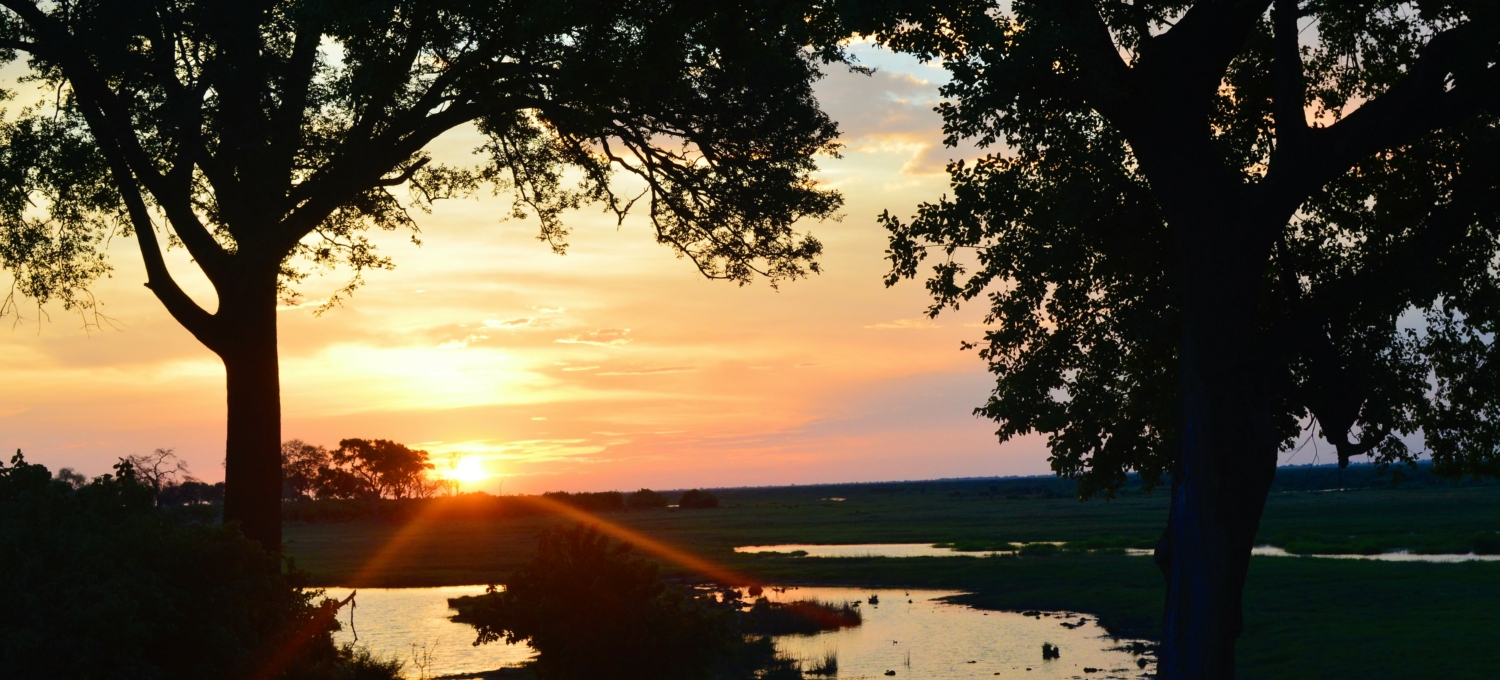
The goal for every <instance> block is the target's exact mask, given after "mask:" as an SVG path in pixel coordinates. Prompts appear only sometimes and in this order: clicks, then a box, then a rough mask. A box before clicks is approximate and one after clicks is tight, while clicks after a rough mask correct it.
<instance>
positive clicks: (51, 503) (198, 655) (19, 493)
mask: <svg viewBox="0 0 1500 680" xmlns="http://www.w3.org/2000/svg"><path fill="white" fill-rule="evenodd" d="M158 491H159V489H157V488H154V487H153V485H151V484H149V483H147V481H146V480H145V479H143V478H142V476H141V475H139V474H138V473H137V470H136V469H135V466H134V465H133V464H132V463H131V462H129V461H121V463H120V464H119V465H117V466H116V467H115V472H114V474H109V475H103V476H100V477H97V478H95V479H93V480H92V481H88V482H79V481H78V480H75V479H70V478H66V477H64V478H54V477H53V476H52V474H51V473H50V472H49V471H48V470H47V468H45V467H43V466H41V465H32V464H29V463H27V462H26V461H25V459H24V458H23V457H22V455H21V453H20V452H19V451H18V452H17V453H16V455H15V457H14V458H12V459H11V464H10V465H9V466H6V465H4V464H3V463H0V669H3V671H0V676H4V677H13V678H160V679H163V680H166V679H177V678H181V679H183V680H195V679H198V678H224V679H233V678H256V679H257V680H259V679H283V680H385V679H391V678H397V677H400V674H399V670H400V664H399V663H398V662H395V661H386V660H380V659H374V658H371V657H370V655H369V654H368V653H367V652H364V651H363V650H360V649H356V648H353V647H348V646H336V645H335V644H334V643H333V638H332V635H331V634H332V632H333V631H335V630H337V629H338V622H337V621H336V620H335V614H336V613H337V611H338V606H339V605H338V603H335V602H333V601H332V600H328V599H322V598H320V595H321V591H316V590H307V589H305V588H303V587H302V584H303V581H304V580H305V579H304V575H303V574H302V573H301V572H298V571H297V570H296V569H295V568H292V567H291V565H290V564H289V563H288V564H286V565H283V564H282V563H281V562H280V561H279V560H278V559H277V558H275V557H272V556H269V555H267V554H266V552H265V551H263V550H261V549H260V547H259V546H258V545H256V544H255V543H253V542H251V541H248V540H246V539H245V538H243V537H242V536H240V535H239V532H237V531H235V530H233V529H232V528H225V527H222V526H217V525H212V524H205V523H198V522H187V523H184V522H182V521H178V520H180V519H181V518H182V517H183V515H182V514H180V513H174V512H170V511H167V510H163V509H158V508H156V507H154V506H155V503H154V499H155V496H156V495H157V493H158Z"/></svg>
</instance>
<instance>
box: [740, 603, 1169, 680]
mask: <svg viewBox="0 0 1500 680" xmlns="http://www.w3.org/2000/svg"><path fill="white" fill-rule="evenodd" d="M956 594H958V593H956V592H954V591H943V590H899V589H874V590H866V589H858V588H793V589H789V590H787V591H785V592H774V591H768V592H767V593H766V595H767V597H770V598H772V599H773V600H780V601H790V600H802V599H812V598H816V599H820V600H823V601H825V602H844V601H849V602H854V601H863V602H865V604H862V605H861V606H860V609H862V610H863V612H864V623H863V624H862V625H860V626H858V627H855V628H845V629H842V630H838V631H830V632H826V633H818V634H816V635H788V636H783V637H779V638H777V640H776V646H777V647H778V648H780V649H781V650H782V652H783V653H785V654H787V655H788V656H790V657H792V658H796V659H803V660H806V661H816V660H818V659H822V658H823V657H824V655H825V654H827V653H828V652H835V653H837V655H838V664H839V672H838V677H839V678H841V679H843V680H853V679H855V678H884V677H886V675H885V673H886V671H895V672H896V674H895V676H894V677H896V678H922V679H924V680H925V679H931V680H957V679H960V678H995V677H997V676H998V677H1000V678H1037V679H1043V678H1072V677H1074V676H1084V675H1085V671H1084V669H1085V668H1093V669H1096V670H1095V671H1090V672H1089V673H1088V675H1087V677H1091V678H1137V677H1147V676H1148V675H1149V674H1148V671H1150V670H1152V668H1151V666H1150V665H1149V664H1148V665H1147V666H1146V667H1144V668H1142V667H1140V666H1138V665H1137V661H1138V659H1139V658H1140V657H1136V656H1132V655H1131V654H1130V653H1128V652H1126V651H1123V650H1121V649H1111V648H1115V647H1118V646H1120V645H1121V644H1122V643H1120V642H1117V641H1114V640H1112V639H1110V638H1109V637H1108V636H1107V635H1106V634H1105V632H1104V629H1102V628H1100V627H1099V625H1098V624H1097V623H1096V622H1094V620H1093V617H1091V616H1087V615H1082V616H1079V615H1071V614H1062V613H1049V614H1050V615H1047V614H1043V615H1038V616H1024V615H1022V614H1019V613H1015V612H984V611H979V610H977V609H970V608H968V607H964V606H960V605H953V604H948V603H946V602H942V601H941V599H940V598H943V597H947V596H949V595H956ZM871 595H875V596H877V597H878V599H879V602H880V604H879V605H878V606H872V605H870V604H868V602H869V599H870V596H871ZM1063 624H1067V625H1063ZM1044 642H1050V643H1052V644H1054V645H1057V646H1058V647H1059V648H1060V650H1061V653H1062V656H1061V658H1059V659H1056V660H1051V661H1043V660H1042V643H1044ZM809 665H811V664H809V663H804V666H809Z"/></svg>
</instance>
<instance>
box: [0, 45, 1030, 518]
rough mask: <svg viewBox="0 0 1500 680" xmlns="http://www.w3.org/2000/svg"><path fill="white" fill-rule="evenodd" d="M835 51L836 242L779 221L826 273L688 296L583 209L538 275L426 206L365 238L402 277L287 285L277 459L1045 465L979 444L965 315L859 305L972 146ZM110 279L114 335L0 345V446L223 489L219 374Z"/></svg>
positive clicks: (684, 272)
mask: <svg viewBox="0 0 1500 680" xmlns="http://www.w3.org/2000/svg"><path fill="white" fill-rule="evenodd" d="M856 52H857V54H859V55H860V57H861V58H862V59H863V60H864V61H865V63H867V64H870V65H874V66H878V67H879V71H878V72H877V73H876V74H875V75H873V76H863V75H857V74H851V73H846V72H842V71H835V72H830V73H829V75H828V77H827V78H826V79H825V80H824V81H823V82H822V83H821V84H820V85H819V87H818V92H819V95H820V98H821V100H822V102H823V104H824V106H825V108H826V110H828V111H829V113H830V114H831V115H833V117H834V118H835V119H836V120H837V121H838V122H839V124H840V127H841V129H842V130H843V133H844V142H845V144H846V145H847V146H846V148H845V150H844V157H843V158H842V159H836V160H835V159H824V160H823V161H822V162H821V168H822V171H821V173H820V176H819V177H820V179H821V180H822V181H824V182H826V183H827V184H828V185H830V186H833V187H836V188H838V189H839V190H840V191H842V192H843V193H844V196H845V198H846V201H847V203H846V206H845V208H844V210H843V215H844V217H843V219H842V221H839V222H832V221H830V222H823V223H807V224H802V225H799V228H800V229H802V230H806V231H811V232H812V233H814V234H815V235H817V236H818V238H819V239H821V240H822V241H823V243H824V245H825V255H824V257H823V258H822V263H823V266H824V268H825V273H823V274H822V275H820V276H816V277H813V278H812V279H809V280H803V281H797V282H792V283H789V284H786V285H783V286H782V287H781V289H780V290H773V289H772V288H771V287H770V286H768V285H766V284H765V282H763V281H762V282H757V283H755V284H753V285H750V286H745V287H739V286H736V285H734V284H731V283H726V282H710V281H706V280H704V279H703V278H702V277H701V276H700V275H699V274H698V273H697V271H696V270H695V269H694V268H693V267H692V265H691V264H690V263H689V262H687V261H685V260H680V259H677V258H675V257H674V255H673V253H672V252H671V251H670V250H669V249H667V248H665V247H663V246H659V245H657V244H655V243H654V242H653V240H652V238H651V235H650V233H649V227H648V225H647V224H645V223H644V221H642V220H631V221H628V222H627V223H626V224H625V225H624V226H623V227H622V228H619V229H617V228H616V227H615V225H614V223H613V220H612V219H611V218H609V217H607V216H605V215H604V214H602V213H601V212H599V211H598V210H597V209H593V208H586V209H584V210H582V211H579V212H577V213H574V214H571V215H569V216H568V217H567V223H568V224H569V225H570V226H571V227H572V228H573V236H572V237H571V244H572V245H571V248H570V250H569V252H568V254H567V255H566V256H557V255H553V254H551V252H550V251H549V250H548V248H547V246H546V245H545V244H544V243H540V242H538V241H537V240H536V238H535V236H536V231H537V225H536V223H535V221H534V220H525V221H522V220H510V221H500V217H501V216H502V215H504V214H505V213H506V212H507V210H508V207H509V203H510V201H509V198H508V197H504V196H501V197H490V196H488V195H486V196H484V197H482V198H480V199H477V200H473V199H470V200H460V201H453V202H449V203H445V204H440V205H439V207H438V209H437V210H435V211H434V213H433V214H432V215H425V216H421V217H420V223H421V225H422V228H423V234H422V239H423V241H424V243H423V245H422V246H421V247H417V246H414V245H412V244H411V243H410V242H409V241H408V240H407V235H404V234H392V235H385V234H382V235H379V236H378V241H379V242H380V244H381V246H382V249H383V252H384V253H385V254H386V255H389V256H391V257H393V258H394V259H395V261H396V263H397V268H396V270H395V271H389V272H384V271H381V272H374V273H372V274H370V275H369V276H368V277H367V278H368V285H366V286H365V287H364V288H362V289H360V290H359V291H358V292H357V293H356V294H355V296H354V297H353V298H352V299H351V300H350V301H349V302H348V303H347V304H346V305H345V306H343V307H341V308H337V309H334V310H332V311H330V312H329V313H327V314H325V315H323V316H322V317H321V318H319V317H315V316H314V315H313V314H312V310H311V309H310V307H311V306H313V304H315V302H316V300H317V298H318V295H319V293H324V294H326V293H327V292H328V291H331V290H333V289H334V288H336V287H337V286H339V285H341V284H342V283H343V282H344V280H345V278H346V275H347V272H334V273H332V274H329V275H326V276H323V277H321V278H316V279H312V280H310V281H309V282H308V285H307V286H304V290H305V291H306V292H307V293H308V299H309V300H310V301H312V303H313V304H309V305H307V306H306V307H303V308H287V309H284V310H282V311H281V316H280V320H281V357H282V364H281V367H282V368H281V381H282V404H283V418H284V425H283V434H284V438H285V439H292V438H298V439H302V440H305V441H307V442H310V443H316V444H324V445H328V446H335V445H336V444H337V441H338V440H339V439H341V438H345V437H363V438H387V439H394V440H397V441H400V442H404V443H407V444H409V445H412V446H415V447H420V448H424V449H427V450H428V451H431V452H433V453H434V454H436V455H437V457H438V458H440V459H444V458H446V457H447V456H448V454H450V453H457V454H460V455H463V456H472V457H474V458H475V459H477V460H478V461H480V462H479V463H477V464H478V465H482V469H483V471H484V472H485V473H487V474H489V475H493V476H492V477H490V478H488V479H486V480H483V481H481V482H476V483H474V484H473V485H471V487H470V488H474V489H483V490H487V491H491V492H494V491H496V490H498V489H499V487H500V484H501V481H502V480H503V483H504V491H505V492H506V493H513V492H540V491H546V490H555V489H567V490H600V489H635V488H639V487H642V486H648V487H655V488H681V487H687V486H741V485H767V484H789V483H810V482H841V481H873V480H891V479H922V478H935V477H955V476H978V475H1009V474H1037V473H1043V472H1046V470H1047V465H1046V460H1045V459H1046V453H1045V449H1044V446H1043V445H1042V442H1041V440H1040V439H1039V438H1029V439H1025V440H1019V441H1015V442H1011V443H1008V444H1006V445H1004V446H1001V445H998V444H997V443H996V441H995V438H994V436H993V434H992V433H993V430H994V425H993V423H989V422H987V421H982V420H978V419H976V418H974V417H973V416H972V415H970V410H971V409H972V408H973V407H974V406H976V405H978V404H980V403H981V402H982V401H983V399H984V397H985V395H986V394H987V392H988V389H989V387H990V385H991V384H992V382H991V378H990V377H989V376H988V374H987V373H986V372H985V370H984V367H983V365H982V364H981V363H980V361H979V359H978V357H977V356H975V354H974V353H972V352H961V351H959V349H958V345H959V341H960V340H961V339H970V340H972V339H976V338H978V337H979V336H980V334H981V333H982V327H981V325H980V323H979V322H980V320H981V310H979V309H966V310H964V312H963V313H961V314H945V315H944V316H941V317H939V318H938V319H936V320H928V319H926V318H925V317H924V316H923V310H924V309H925V308H926V306H927V298H926V296H925V294H924V292H923V289H922V287H921V284H920V283H919V282H906V283H903V284H901V285H899V286H897V287H896V288H893V289H886V288H884V287H883V286H882V284H881V276H882V275H883V274H884V272H885V270H886V263H885V261H884V249H885V243H886V238H885V233H884V231H883V230H882V229H880V227H879V226H878V225H877V224H876V222H875V216H876V215H877V214H879V213H880V211H881V210H884V209H890V210H892V211H893V212H895V213H896V214H898V215H902V216H907V215H910V214H911V212H912V211H913V209H914V207H915V206H916V204H917V203H918V202H920V201H922V200H931V199H934V198H937V197H938V196H940V195H941V194H942V193H943V192H944V190H945V189H946V186H947V181H946V175H945V174H944V173H943V172H942V169H943V164H944V163H945V162H946V161H947V160H948V159H949V158H950V157H955V156H958V155H973V153H974V152H973V150H953V149H946V148H943V146H942V143H941V133H940V130H939V120H938V117H937V115H936V114H935V113H933V112H932V110H931V109H932V106H933V104H934V103H935V100H936V98H937V87H938V85H939V84H940V82H941V79H942V77H943V73H942V71H941V70H939V69H937V68H934V67H931V66H925V65H922V64H918V63H916V62H915V61H912V60H909V59H905V58H899V57H894V56H891V55H888V54H884V53H882V52H879V51H877V50H875V49H873V48H869V47H864V46H857V47H856ZM474 144H475V137H473V136H472V135H465V134H462V133H456V134H453V135H450V136H448V137H445V138H443V139H442V140H439V145H438V147H437V149H436V150H435V151H436V153H437V154H438V156H439V158H440V159H449V160H462V158H461V156H462V154H463V153H465V152H466V151H467V150H468V149H469V148H472V147H473V146H474ZM173 257H174V259H173V265H174V272H175V273H176V274H177V275H178V277H179V280H182V281H184V282H185V285H187V286H188V288H189V290H190V291H191V292H192V293H193V294H194V295H195V296H196V297H197V298H198V299H199V300H202V301H206V303H205V304H206V306H208V307H209V308H212V307H213V302H212V300H213V295H212V292H211V289H210V288H209V286H208V284H207V281H206V280H205V279H203V278H202V277H201V275H199V274H197V273H196V272H195V271H194V270H193V269H192V265H191V264H190V263H189V262H188V261H187V259H186V257H185V255H184V253H183V252H182V251H180V250H178V251H174V253H173ZM111 263H112V264H113V266H114V268H115V269H114V273H113V277H112V278H110V279H109V280H106V281H102V282H100V284H99V285H98V286H97V287H96V288H95V293H96V294H97V296H98V297H99V298H100V299H101V300H102V301H103V302H104V304H105V307H104V310H105V312H106V313H107V314H108V315H109V316H110V317H111V318H112V319H114V323H115V325H116V327H117V328H114V329H111V328H106V329H104V330H96V331H90V332H85V330H83V329H82V327H81V324H80V322H79V320H78V318H77V317H76V316H69V315H68V314H67V313H66V312H63V311H62V310H60V309H49V310H47V311H48V312H49V313H50V317H51V319H50V321H48V322H43V323H40V324H38V323H37V322H36V321H35V318H34V317H35V310H31V311H28V312H27V314H28V315H30V317H29V318H28V319H25V320H21V321H20V322H19V323H16V324H15V325H14V327H13V328H10V329H8V330H9V332H6V333H3V334H0V352H3V353H4V354H3V356H5V357H6V360H5V371H4V383H3V385H4V386H3V387H0V445H3V446H4V447H6V450H13V449H16V448H22V449H24V450H25V453H26V455H27V458H28V459H29V460H32V461H35V462H41V463H43V464H46V465H47V466H49V467H52V468H54V469H56V468H57V467H61V466H70V467H74V468H76V469H78V470H79V471H81V472H84V473H85V474H90V475H93V474H99V473H102V472H106V471H108V469H109V466H110V465H111V464H112V463H113V462H114V461H115V459H116V458H118V457H120V456H122V455H126V454H130V453H142V452H146V451H149V450H151V449H154V448H158V447H162V448H173V449H175V450H176V451H177V452H178V453H179V454H180V455H181V456H183V457H184V458H185V459H186V460H187V461H188V462H189V463H190V465H191V468H192V472H193V474H194V475H195V476H197V477H199V478H202V479H206V480H219V479H222V468H221V462H222V459H223V420H224V393H223V368H222V365H221V364H220V362H219V360H218V359H217V358H216V357H215V356H214V355H213V354H211V353H210V352H209V351H208V350H206V349H204V348H203V347H201V346H200V345H199V344H198V343H197V342H196V341H195V340H193V338H192V337H191V336H189V335H188V333H187V332H186V331H184V330H183V329H182V328H180V327H179V326H178V325H177V324H176V323H175V322H173V321H172V320H171V318H170V317H169V316H168V315H167V313H166V312H165V310H164V309H163V308H162V307H161V306H160V304H159V303H158V302H157V301H156V300H155V298H153V297H152V296H151V295H150V294H149V292H148V291H147V290H146V289H145V288H144V287H143V286H142V285H141V284H142V283H143V282H144V281H145V275H144V273H143V270H142V267H141V264H140V258H139V254H138V252H137V251H136V250H135V243H134V242H133V241H131V240H126V239H116V240H115V242H114V244H113V247H112V249H111ZM14 321H16V319H15V318H14V317H10V318H6V319H5V320H4V323H5V324H7V325H9V324H11V323H12V322H14ZM470 465H475V463H473V462H471V463H470Z"/></svg>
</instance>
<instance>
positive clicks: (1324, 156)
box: [1288, 23, 1500, 195]
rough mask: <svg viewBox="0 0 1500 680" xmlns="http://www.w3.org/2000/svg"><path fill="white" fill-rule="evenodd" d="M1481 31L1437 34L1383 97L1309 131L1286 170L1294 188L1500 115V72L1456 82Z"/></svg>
mask: <svg viewBox="0 0 1500 680" xmlns="http://www.w3.org/2000/svg"><path fill="white" fill-rule="evenodd" d="M1478 31H1479V28H1477V27H1476V25H1475V24H1473V23H1469V24H1464V25H1461V26H1458V27H1455V28H1452V29H1449V30H1447V31H1444V32H1442V33H1439V34H1438V35H1436V36H1434V37H1433V38H1432V39H1431V40H1429V41H1428V42H1427V45H1426V46H1425V47H1423V48H1422V53H1421V56H1419V57H1418V58H1417V61H1416V63H1415V64H1413V65H1412V67H1411V70H1410V71H1408V72H1407V75H1406V76H1405V77H1404V78H1402V79H1401V80H1400V81H1399V82H1397V83H1396V84H1395V85H1393V86H1392V87H1391V88H1390V89H1389V90H1387V91H1386V92H1385V93H1384V94H1381V95H1380V96H1378V97H1376V98H1374V99H1372V100H1370V101H1368V102H1366V103H1365V104H1364V105H1363V106H1361V107H1359V108H1358V109H1356V110H1355V111H1354V112H1353V113H1351V114H1349V115H1348V116H1345V117H1344V118H1343V120H1340V121H1339V122H1337V123H1334V124H1333V125H1331V126H1329V127H1327V128H1318V129H1312V130H1309V131H1308V135H1307V136H1308V144H1307V152H1306V153H1305V154H1303V158H1302V159H1300V161H1301V162H1299V163H1297V164H1296V168H1295V169H1289V170H1288V171H1289V172H1294V173H1296V174H1295V176H1294V177H1293V178H1292V180H1293V181H1292V182H1291V183H1292V184H1294V185H1295V186H1296V188H1297V190H1298V191H1300V192H1301V195H1305V194H1306V192H1310V191H1314V190H1316V189H1317V188H1318V187H1321V186H1323V185H1324V184H1326V183H1328V182H1329V181H1331V180H1333V179H1334V178H1335V177H1338V176H1339V175H1341V174H1343V173H1344V172H1347V171H1348V170H1349V168H1351V167H1354V164H1355V163H1358V162H1359V161H1360V160H1362V159H1364V158H1368V157H1369V156H1371V155H1373V154H1375V153H1378V152H1380V151H1383V150H1385V149H1390V148H1394V147H1397V146H1400V145H1402V144H1405V143H1407V142H1409V141H1411V140H1413V139H1415V138H1417V137H1420V136H1421V135H1423V134H1426V133H1428V132H1431V131H1433V130H1437V129H1441V128H1443V127H1446V126H1448V125H1451V124H1453V123H1457V122H1459V121H1462V120H1464V119H1467V118H1469V117H1471V116H1473V115H1474V114H1475V113H1478V112H1480V111H1492V112H1494V111H1500V67H1497V66H1488V65H1486V66H1484V67H1483V68H1478V69H1474V70H1473V71H1472V72H1471V73H1473V74H1474V75H1473V76H1472V79H1466V81H1462V82H1461V81H1457V80H1456V79H1454V76H1455V71H1457V70H1460V67H1461V66H1465V65H1466V64H1464V63H1462V62H1463V57H1464V56H1465V55H1466V54H1468V53H1471V51H1477V50H1470V49H1468V48H1471V47H1474V46H1475V45H1474V44H1473V42H1474V41H1477V40H1480V39H1482V36H1480V35H1478ZM1467 65H1470V66H1472V65H1473V64H1467ZM1450 84H1451V85H1452V87H1451V88H1450V87H1449V85H1450Z"/></svg>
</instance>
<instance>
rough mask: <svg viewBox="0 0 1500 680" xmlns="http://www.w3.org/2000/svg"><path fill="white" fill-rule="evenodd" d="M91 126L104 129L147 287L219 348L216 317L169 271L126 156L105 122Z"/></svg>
mask: <svg viewBox="0 0 1500 680" xmlns="http://www.w3.org/2000/svg"><path fill="white" fill-rule="evenodd" d="M83 114H84V117H85V118H87V119H93V118H99V117H101V116H102V114H101V113H99V112H98V111H97V110H93V109H84V111H83ZM90 127H94V128H96V129H102V130H103V131H104V136H101V135H100V134H99V133H96V134H95V139H96V140H97V141H98V142H99V148H100V150H101V151H103V153H104V157H105V159H106V161H107V162H108V163H109V169H110V173H111V174H113V175H114V176H115V183H116V185H117V186H119V188H120V196H121V198H122V199H123V200H124V201H125V209H126V211H127V213H128V214H129V215H130V222H131V225H132V226H133V227H134V228H135V236H136V239H137V241H138V242H139V245H140V249H141V258H142V259H143V260H144V261H145V265H146V287H147V288H149V289H151V292H152V293H154V294H155V295H156V299H158V300H160V301H161V303H162V305H163V306H165V307H166V308H167V313H169V314H171V315H172V318H174V319H176V320H177V322H178V323H180V324H182V327H183V328H186V329H187V330H188V332H189V333H192V334H193V337H195V338H197V339H198V341H199V342H201V343H203V344H204V346H206V347H208V348H209V349H215V348H216V347H218V346H219V333H218V327H217V326H218V325H217V324H216V323H215V319H214V316H213V315H211V314H209V313H208V312H207V311H205V310H204V309H203V308H202V307H199V306H198V303H197V302H194V301H193V299H192V298H191V297H189V296H188V294H187V293H186V292H184V291H183V290H182V287H181V286H179V285H177V281H176V279H173V278H172V272H171V271H170V270H168V269H167V263H166V260H165V259H164V258H163V257H162V253H161V244H160V243H159V242H158V241H157V240H156V227H155V225H153V224H152V223H151V211H150V210H149V209H148V208H147V207H146V201H145V199H144V198H142V196H141V194H140V190H139V189H137V188H136V182H135V177H134V176H132V175H131V173H130V166H129V164H128V163H126V162H125V159H124V154H123V153H121V152H120V150H119V147H118V146H117V145H116V143H115V140H114V139H113V138H111V137H109V136H108V128H107V127H106V126H104V124H103V121H97V123H96V122H94V121H91V122H90Z"/></svg>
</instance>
